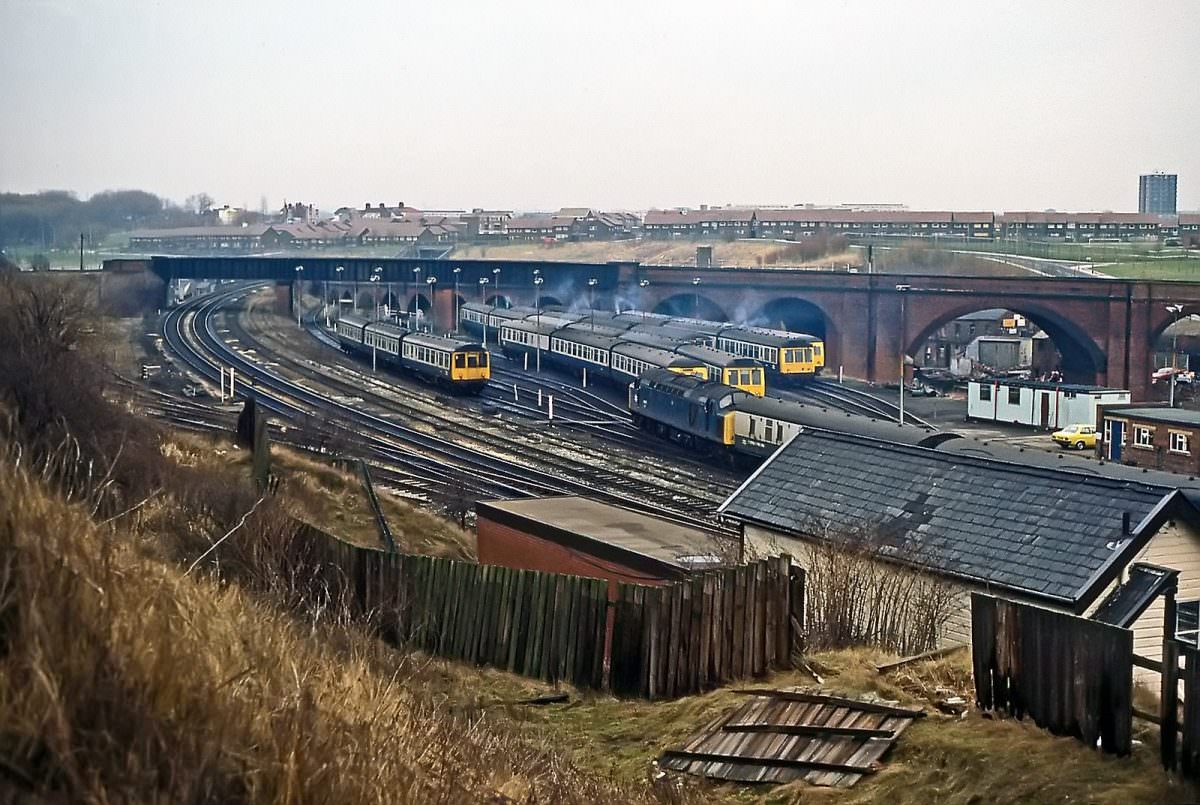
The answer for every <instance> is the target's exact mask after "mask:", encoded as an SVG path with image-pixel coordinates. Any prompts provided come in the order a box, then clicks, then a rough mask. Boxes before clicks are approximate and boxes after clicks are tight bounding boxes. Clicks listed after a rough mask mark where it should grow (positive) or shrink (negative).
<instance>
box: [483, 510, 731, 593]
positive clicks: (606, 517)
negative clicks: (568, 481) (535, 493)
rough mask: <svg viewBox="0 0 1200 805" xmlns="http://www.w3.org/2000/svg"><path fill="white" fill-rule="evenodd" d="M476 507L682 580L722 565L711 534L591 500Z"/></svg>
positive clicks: (545, 536) (492, 517)
mask: <svg viewBox="0 0 1200 805" xmlns="http://www.w3.org/2000/svg"><path fill="white" fill-rule="evenodd" d="M475 505H476V513H477V515H478V516H479V517H486V518H488V519H490V520H492V521H494V522H499V523H501V524H503V525H508V526H510V527H512V528H518V529H521V530H524V531H526V532H527V533H531V534H533V535H534V536H537V537H540V538H542V539H546V540H549V541H551V542H555V543H558V544H559V545H564V546H566V547H569V548H578V549H581V550H584V551H585V552H587V553H589V554H592V555H593V556H599V557H602V558H608V559H613V560H616V561H619V562H622V563H628V561H629V560H630V559H634V560H636V559H638V558H640V559H643V560H650V562H651V563H653V564H655V565H658V566H659V567H658V568H657V569H659V570H661V569H666V570H669V571H674V573H675V574H676V575H682V574H683V573H685V572H687V571H688V570H690V569H692V568H694V567H697V566H709V565H713V564H715V563H716V562H717V556H716V555H715V554H714V551H715V549H716V548H717V546H716V544H715V543H714V542H713V537H712V535H711V534H708V533H706V532H704V531H699V530H697V529H694V528H687V527H685V526H681V525H676V524H675V523H672V522H670V521H669V520H661V519H659V518H657V517H652V516H650V515H648V514H641V513H639V512H634V511H630V510H628V509H622V508H620V507H619V506H613V505H610V504H608V503H601V502H600V501H597V500H591V499H589V498H583V497H576V496H565V497H544V498H525V499H521V500H488V501H482V500H481V501H479V502H478V503H476V504H475Z"/></svg>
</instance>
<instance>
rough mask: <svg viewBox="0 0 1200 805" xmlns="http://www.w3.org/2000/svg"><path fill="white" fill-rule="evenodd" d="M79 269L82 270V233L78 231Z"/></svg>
mask: <svg viewBox="0 0 1200 805" xmlns="http://www.w3.org/2000/svg"><path fill="white" fill-rule="evenodd" d="M79 270H80V271H83V233H82V232H80V233H79Z"/></svg>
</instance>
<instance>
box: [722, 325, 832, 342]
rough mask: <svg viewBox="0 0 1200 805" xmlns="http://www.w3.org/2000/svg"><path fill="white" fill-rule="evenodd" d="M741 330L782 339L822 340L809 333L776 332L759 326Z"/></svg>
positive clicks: (749, 326)
mask: <svg viewBox="0 0 1200 805" xmlns="http://www.w3.org/2000/svg"><path fill="white" fill-rule="evenodd" d="M741 329H743V330H748V331H750V332H752V333H762V334H764V335H777V336H779V337H781V338H802V339H807V340H808V341H810V342H811V341H820V340H821V339H820V338H818V337H817V336H815V335H811V334H809V333H797V332H793V331H792V330H776V329H774V328H772V327H757V326H751V325H746V326H744V327H741Z"/></svg>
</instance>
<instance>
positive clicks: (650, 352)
mask: <svg viewBox="0 0 1200 805" xmlns="http://www.w3.org/2000/svg"><path fill="white" fill-rule="evenodd" d="M612 351H613V354H615V355H625V356H626V357H629V358H637V359H638V360H643V361H646V362H647V363H653V364H656V365H658V366H671V365H673V361H675V360H677V359H678V358H679V356H678V355H676V354H675V353H673V352H671V351H670V350H667V349H659V348H658V347H649V346H646V345H645V344H634V343H631V342H629V341H619V342H617V343H616V344H613V347H612ZM680 365H687V364H680Z"/></svg>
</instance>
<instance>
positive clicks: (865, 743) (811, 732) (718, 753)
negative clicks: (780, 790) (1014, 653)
mask: <svg viewBox="0 0 1200 805" xmlns="http://www.w3.org/2000/svg"><path fill="white" fill-rule="evenodd" d="M746 692H747V693H749V694H752V698H750V699H748V700H747V701H746V702H745V703H744V704H742V705H739V706H738V707H737V708H736V709H735V710H733V712H731V713H728V714H726V715H722V716H718V717H717V718H714V719H713V720H712V721H710V722H709V723H708V724H706V725H705V726H704V727H703V728H702V729H701V730H700V731H699V732H697V733H696V734H694V735H692V736H691V737H690V738H688V739H687V741H685V742H684V743H683V744H682V745H680V746H679V747H677V748H675V749H671V750H668V751H667V752H665V753H664V754H663V756H662V757H661V758H660V759H659V765H660V766H662V767H663V768H666V769H672V770H674V771H681V772H687V773H690V774H697V775H702V776H705V777H711V778H716V779H720V780H734V781H737V782H747V783H787V782H791V781H792V780H797V779H800V778H803V779H805V780H806V781H808V782H809V783H812V784H814V785H823V786H843V787H848V786H851V785H854V784H855V783H856V782H858V781H859V779H861V778H862V776H863V775H864V774H871V773H873V772H874V771H875V770H876V769H878V768H879V767H880V759H881V758H882V757H883V755H884V753H886V752H887V750H888V749H889V748H890V747H891V745H892V743H894V742H895V740H896V737H897V736H899V735H900V733H901V732H903V731H904V730H905V728H907V727H908V725H909V724H911V723H912V722H913V719H915V718H920V717H921V716H923V715H924V713H923V712H922V711H920V710H907V709H904V708H899V707H893V706H890V705H886V704H882V703H878V702H868V701H856V700H853V699H844V698H840V697H837V696H829V695H825V694H820V693H806V692H803V691H761V692H760V691H746Z"/></svg>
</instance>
